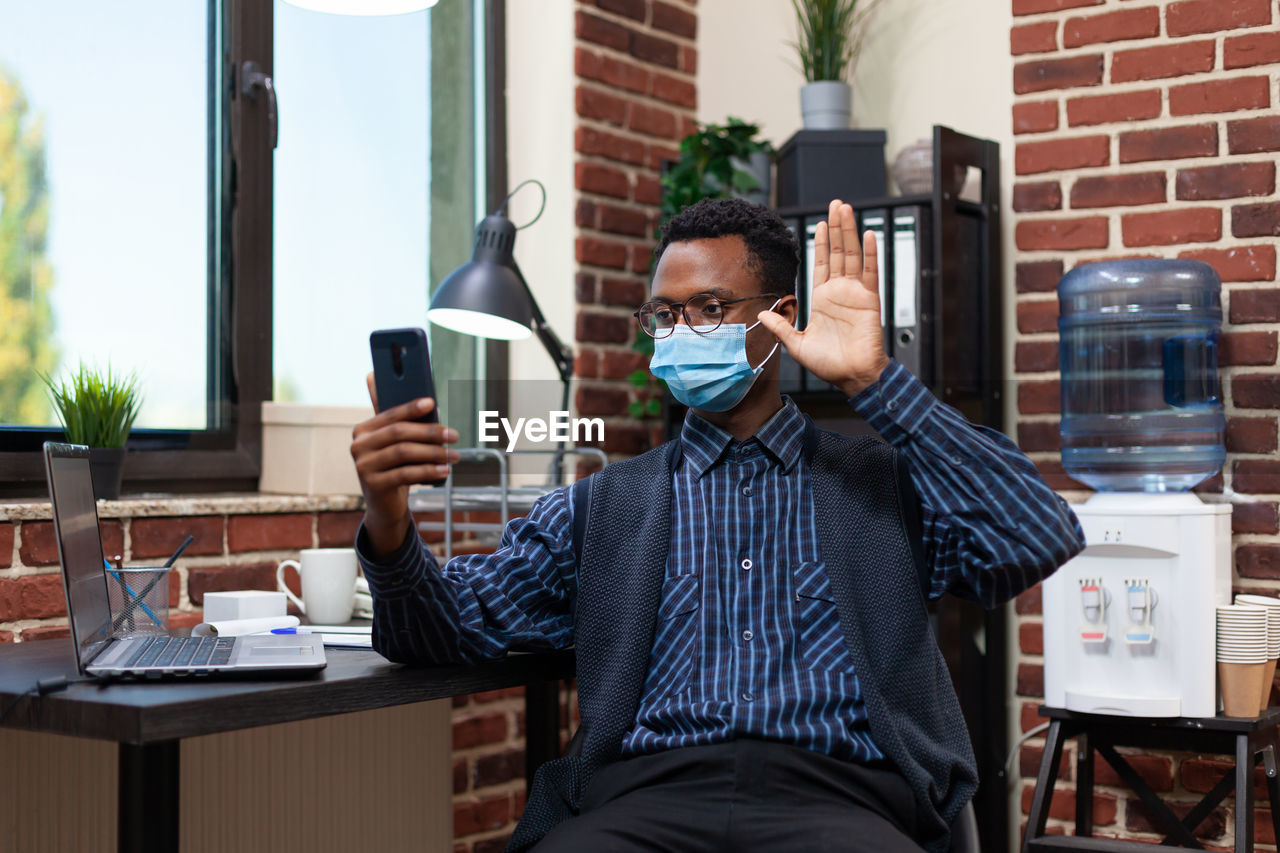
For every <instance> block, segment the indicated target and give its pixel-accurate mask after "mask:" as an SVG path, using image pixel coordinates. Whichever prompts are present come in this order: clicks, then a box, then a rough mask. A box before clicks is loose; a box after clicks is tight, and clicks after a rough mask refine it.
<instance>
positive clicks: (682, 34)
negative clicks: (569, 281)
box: [574, 0, 698, 455]
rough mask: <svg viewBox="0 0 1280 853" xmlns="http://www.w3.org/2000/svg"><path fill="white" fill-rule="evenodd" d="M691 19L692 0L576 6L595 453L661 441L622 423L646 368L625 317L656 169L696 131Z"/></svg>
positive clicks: (656, 192) (581, 227)
mask: <svg viewBox="0 0 1280 853" xmlns="http://www.w3.org/2000/svg"><path fill="white" fill-rule="evenodd" d="M697 26H698V20H697V15H696V8H695V6H694V4H693V0H579V2H578V3H577V8H576V11H575V30H576V31H575V48H574V73H575V77H576V91H575V93H574V99H575V108H576V112H577V119H578V121H577V127H576V129H575V134H574V145H575V149H576V159H575V164H576V165H575V169H574V181H575V183H576V189H577V193H576V198H577V207H576V219H577V242H576V251H577V263H578V271H577V282H576V284H577V301H578V318H577V332H576V339H577V342H578V346H577V352H578V356H577V363H576V365H575V372H576V374H577V376H578V377H579V380H580V382H579V388H578V393H577V399H576V404H577V407H578V412H579V414H581V415H584V416H588V415H589V416H593V417H603V418H604V419H605V425H606V426H605V440H604V445H603V447H604V450H605V451H606V452H608V453H619V454H626V455H631V454H635V453H639V452H641V451H643V450H646V449H648V448H649V447H651V446H652V445H654V444H657V443H659V442H660V440H661V438H660V431H659V429H658V427H657V425H656V421H655V420H654V419H652V418H650V419H647V420H645V421H637V420H635V419H634V418H631V417H628V416H627V406H628V403H629V402H630V401H631V400H632V399H634V398H635V394H636V392H635V389H633V388H632V386H631V385H629V384H628V383H627V382H626V381H625V378H626V376H627V375H628V374H630V373H631V372H633V371H635V370H637V369H640V368H643V367H646V366H647V364H648V361H647V358H646V357H645V356H642V355H641V354H640V353H637V352H635V351H633V350H632V349H631V346H630V345H631V342H632V341H633V339H634V337H635V335H637V334H642V333H641V332H640V331H639V329H638V327H637V326H636V323H635V320H634V319H633V318H632V316H631V312H633V311H634V310H635V309H636V308H637V307H638V306H639V305H640V303H642V302H644V301H645V299H646V294H647V293H648V272H649V263H650V260H651V258H652V255H653V245H654V240H653V236H654V232H655V228H656V226H657V219H658V206H659V203H660V201H661V189H660V187H659V184H658V176H659V174H660V170H661V167H662V161H663V160H665V159H671V158H674V157H676V156H677V155H678V153H679V141H680V139H681V138H682V137H684V136H685V135H686V134H688V133H690V132H691V131H692V130H693V128H694V110H695V108H696V107H697V89H696V86H695V79H694V75H695V73H696V71H697V49H696V47H695V37H696V36H697Z"/></svg>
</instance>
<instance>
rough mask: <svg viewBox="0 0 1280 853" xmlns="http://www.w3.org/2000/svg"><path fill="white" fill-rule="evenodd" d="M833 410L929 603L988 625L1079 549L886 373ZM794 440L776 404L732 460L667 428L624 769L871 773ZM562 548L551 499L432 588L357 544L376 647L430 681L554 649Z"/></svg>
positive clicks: (1064, 513) (899, 372)
mask: <svg viewBox="0 0 1280 853" xmlns="http://www.w3.org/2000/svg"><path fill="white" fill-rule="evenodd" d="M850 402H851V404H852V405H853V407H854V409H855V410H856V411H858V413H859V414H861V415H862V416H863V417H864V418H865V419H866V420H867V422H868V423H870V424H871V425H872V426H873V427H874V428H875V429H876V430H877V431H878V432H879V433H880V435H881V436H882V437H884V438H885V439H886V440H887V441H889V442H890V443H892V444H893V445H895V446H896V447H897V448H898V449H899V452H900V453H902V455H903V457H904V459H905V461H906V463H907V466H908V470H909V471H910V476H911V480H912V483H913V485H914V486H915V488H916V490H917V492H918V493H919V495H920V500H921V521H922V525H923V529H924V540H925V541H924V545H925V555H926V559H927V560H928V561H929V565H930V567H931V571H932V588H931V595H932V596H933V597H937V596H940V595H942V594H943V593H944V592H952V593H955V594H958V595H961V596H964V597H966V598H970V599H973V600H976V601H979V602H981V603H982V604H984V605H986V606H992V605H994V604H997V603H999V602H1000V601H1003V600H1005V599H1007V598H1009V597H1011V596H1013V595H1016V594H1017V593H1018V592H1020V591H1021V590H1023V589H1025V588H1027V587H1028V586H1031V585H1032V584H1034V583H1036V582H1037V581H1039V580H1040V579H1042V578H1043V577H1045V576H1046V575H1047V574H1049V573H1050V572H1051V571H1053V569H1054V568H1056V567H1057V566H1058V565H1060V564H1061V563H1062V562H1064V561H1065V560H1066V559H1068V558H1069V557H1070V556H1071V555H1072V554H1074V553H1075V552H1077V551H1078V550H1079V549H1080V548H1081V547H1082V546H1083V536H1082V534H1081V532H1080V529H1079V525H1078V524H1077V523H1076V521H1075V516H1074V515H1073V514H1072V513H1071V512H1070V510H1069V509H1068V508H1067V506H1066V504H1065V502H1063V501H1062V499H1061V498H1059V497H1058V496H1057V495H1055V494H1054V493H1053V492H1052V491H1051V490H1050V489H1049V487H1048V486H1047V485H1046V484H1045V483H1044V481H1043V480H1042V479H1041V478H1040V476H1039V474H1038V473H1037V472H1036V470H1035V467H1034V466H1033V465H1032V464H1031V462H1030V461H1029V460H1028V459H1027V458H1026V457H1025V456H1024V455H1023V454H1022V453H1021V451H1019V450H1018V449H1017V447H1015V446H1014V445H1013V443H1012V442H1010V441H1009V440H1008V439H1007V438H1006V437H1005V436H1004V435H1002V434H1000V433H998V432H996V431H994V430H990V429H987V428H985V427H975V426H973V425H971V424H969V422H968V421H966V420H965V419H964V417H963V416H962V415H960V414H959V413H958V412H956V411H955V410H954V409H951V408H950V407H948V406H946V405H943V404H942V403H940V402H938V401H937V400H936V399H935V398H934V397H933V395H932V394H930V393H929V391H928V390H927V389H926V388H925V387H924V386H923V385H921V384H920V382H919V381H918V380H916V379H915V377H913V376H912V375H911V374H910V373H909V372H908V371H906V370H905V369H904V368H902V367H901V366H900V365H899V364H897V363H896V362H891V363H890V366H889V367H888V368H887V369H886V370H885V372H884V374H883V375H882V376H881V378H880V380H879V381H878V382H876V383H875V384H874V385H872V386H870V387H869V388H867V389H866V390H864V391H863V392H862V393H860V394H859V395H858V396H857V397H855V398H853V400H851V401H850ZM803 429H804V420H803V415H801V414H800V413H799V412H798V411H797V410H796V408H795V406H794V404H792V403H791V402H790V401H787V402H786V403H785V404H784V406H783V407H782V409H780V410H779V411H778V413H777V414H776V415H775V416H774V417H773V418H772V419H771V420H770V421H769V422H768V423H767V424H765V425H764V426H763V427H762V428H761V429H760V430H758V431H757V433H756V434H755V435H754V436H753V437H752V438H750V439H748V440H747V441H745V442H738V441H735V440H734V439H733V438H732V436H730V435H729V434H728V433H727V432H725V431H723V430H721V429H719V428H718V427H716V426H714V425H712V424H710V423H708V422H707V421H704V420H702V419H701V418H699V417H697V416H696V415H690V416H689V417H688V418H686V420H685V425H684V429H683V431H682V433H681V438H680V440H681V444H682V447H681V449H682V451H683V454H682V458H681V462H680V464H679V465H678V466H677V468H676V471H675V472H674V476H673V482H672V495H673V503H672V520H671V522H672V523H671V547H670V552H669V556H668V563H667V570H666V577H665V579H664V582H663V592H662V602H661V606H660V610H659V617H658V619H659V621H658V629H657V632H656V636H655V641H654V646H653V650H652V652H651V655H650V660H649V669H648V676H647V678H646V682H645V685H644V689H643V692H642V697H641V702H640V708H639V711H638V713H637V716H636V721H635V725H634V727H633V728H632V730H631V731H630V732H629V733H628V734H627V735H626V737H625V738H624V741H623V745H622V750H623V754H624V755H636V754H641V753H648V752H656V751H659V750H663V749H669V748H672V747H679V746H689V745H695V744H708V743H718V742H723V741H727V740H731V739H733V738H735V737H756V738H762V739H769V740H778V741H784V742H788V743H793V744H796V745H799V746H803V747H806V748H809V749H814V750H817V751H820V752H823V753H825V754H828V755H832V756H835V757H839V758H844V759H851V760H861V761H873V760H876V759H878V758H881V757H882V755H881V753H880V751H879V750H878V749H877V748H876V746H875V744H874V743H873V742H872V739H871V737H870V733H869V730H868V725H867V719H866V711H865V708H864V706H863V701H862V695H861V689H860V686H859V683H858V675H857V673H856V672H854V670H853V663H852V659H851V657H850V654H849V652H848V649H847V648H846V646H845V644H844V638H843V635H842V633H841V631H840V626H839V616H838V614H837V612H836V606H835V603H834V601H833V597H832V595H831V590H830V587H829V584H828V580H827V574H826V569H825V566H824V565H823V563H822V558H821V555H820V549H819V542H818V537H817V531H816V528H815V525H814V512H813V498H812V493H811V490H810V487H809V468H808V464H807V462H806V460H805V458H804V454H803V452H802V447H801V442H802V435H803ZM572 530H573V507H572V504H571V501H570V500H569V497H568V492H567V490H565V489H559V490H556V491H554V492H552V493H550V494H549V495H547V496H545V497H543V498H542V499H540V500H539V501H538V502H537V503H536V504H535V505H534V507H533V509H532V510H531V511H530V513H529V515H528V516H526V517H524V518H521V519H516V520H514V521H512V522H510V523H509V524H508V525H507V528H506V531H505V532H504V535H503V541H502V545H501V547H500V548H499V550H498V551H497V553H495V554H494V555H491V556H489V555H468V556H462V557H457V558H455V559H454V560H452V561H451V562H450V563H449V564H448V565H447V566H445V567H444V568H442V569H440V568H436V567H435V561H434V559H433V558H432V557H431V556H430V553H429V551H428V550H427V549H426V548H425V546H423V545H422V544H421V542H420V540H419V539H418V537H417V536H412V535H411V536H409V537H406V540H405V542H404V543H403V545H402V546H401V548H400V549H399V551H398V552H397V553H396V554H394V555H392V556H391V557H389V558H388V559H386V560H384V561H381V562H372V561H370V560H369V559H368V558H367V555H368V547H367V543H366V542H365V539H364V536H363V534H362V535H361V536H360V537H358V539H357V549H358V550H359V551H360V554H361V561H362V562H363V564H364V569H365V574H366V576H367V577H368V579H369V584H370V587H371V589H372V591H373V595H374V645H375V648H377V649H378V650H379V651H380V652H381V653H382V654H384V655H385V656H387V657H388V658H390V659H392V660H401V661H410V662H436V663H445V662H467V661H474V660H480V659H485V658H491V657H496V656H499V655H502V654H504V653H506V652H507V651H508V650H511V649H533V650H536V649H551V648H560V647H564V646H567V645H570V644H571V643H572V642H573V620H572V611H571V606H572V600H573V590H574V585H575V583H576V570H577V566H576V560H575V556H574V554H573V542H572ZM922 630H923V626H922Z"/></svg>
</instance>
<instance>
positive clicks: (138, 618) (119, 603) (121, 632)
mask: <svg viewBox="0 0 1280 853" xmlns="http://www.w3.org/2000/svg"><path fill="white" fill-rule="evenodd" d="M103 571H104V572H106V575H107V597H108V600H109V601H110V603H111V631H110V634H111V635H112V636H116V637H119V636H128V635H132V634H167V633H168V632H169V568H168V567H167V566H125V567H124V568H121V569H117V568H113V567H104V568H103Z"/></svg>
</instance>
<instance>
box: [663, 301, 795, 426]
mask: <svg viewBox="0 0 1280 853" xmlns="http://www.w3.org/2000/svg"><path fill="white" fill-rule="evenodd" d="M781 301H782V300H781V299H779V300H778V302H781ZM778 302H775V303H773V305H771V306H770V308H771V309H772V308H774V307H776V306H777V304H778ZM758 325H760V323H759V322H758V321H757V322H755V323H753V324H751V326H746V325H744V324H742V323H725V324H722V325H721V326H720V327H719V328H717V329H715V330H714V331H711V332H707V333H705V334H699V333H697V332H695V331H694V330H693V329H691V328H690V327H688V326H685V325H683V324H681V325H677V326H676V327H675V329H673V330H672V332H671V334H670V335H668V336H667V337H665V338H658V339H657V340H655V341H654V342H653V360H652V361H650V362H649V371H650V372H651V373H652V374H653V375H654V376H656V377H658V378H659V379H661V380H662V381H663V382H666V383H667V387H668V388H670V389H671V393H672V395H673V396H674V397H675V398H676V399H677V400H679V401H680V402H681V403H683V404H684V405H686V406H688V407H689V408H691V409H701V410H702V411H704V412H727V411H729V410H730V409H732V408H733V407H734V406H736V405H738V403H740V402H742V398H743V397H745V396H747V392H748V391H750V390H751V386H752V385H754V384H755V382H756V379H757V378H759V376H760V372H761V371H762V370H763V369H764V366H765V364H766V363H767V362H768V361H769V359H771V358H773V354H774V353H775V352H777V350H778V344H777V343H775V344H774V345H773V349H771V350H769V354H768V355H767V356H765V357H764V361H762V362H760V364H759V365H758V366H757V367H752V366H751V364H750V362H748V361H747V332H749V331H751V330H752V329H754V328H755V327H756V326H758ZM779 343H780V342H779Z"/></svg>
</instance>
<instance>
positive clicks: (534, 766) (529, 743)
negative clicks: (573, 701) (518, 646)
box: [524, 681, 561, 791]
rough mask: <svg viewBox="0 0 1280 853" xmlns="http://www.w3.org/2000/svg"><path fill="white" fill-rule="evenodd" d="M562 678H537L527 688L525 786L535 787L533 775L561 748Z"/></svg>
mask: <svg viewBox="0 0 1280 853" xmlns="http://www.w3.org/2000/svg"><path fill="white" fill-rule="evenodd" d="M560 684H561V682H559V681H535V682H532V683H530V684H526V685H525V688H524V719H525V723H524V767H525V771H524V773H525V790H526V791H532V790H533V776H534V774H535V773H536V772H537V770H538V768H539V767H541V766H542V764H543V762H546V761H550V760H551V759H553V758H558V757H559V756H560V754H561V751H560Z"/></svg>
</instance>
